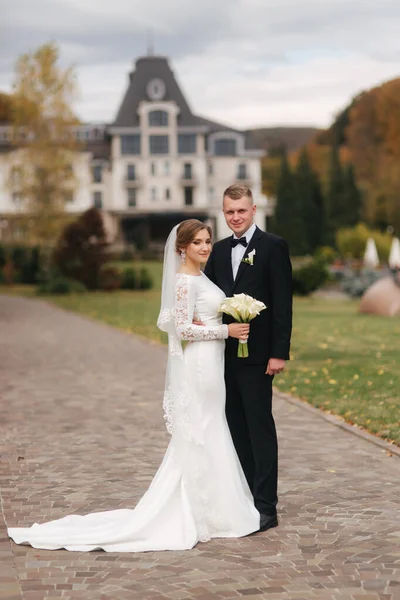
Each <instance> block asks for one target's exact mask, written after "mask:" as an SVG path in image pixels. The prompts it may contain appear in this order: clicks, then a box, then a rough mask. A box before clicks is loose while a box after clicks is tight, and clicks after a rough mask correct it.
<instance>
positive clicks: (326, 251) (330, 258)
mask: <svg viewBox="0 0 400 600" xmlns="http://www.w3.org/2000/svg"><path fill="white" fill-rule="evenodd" d="M337 255H338V254H337V252H336V250H335V249H334V248H331V246H320V247H319V248H317V249H316V251H315V253H314V258H315V259H316V260H318V261H320V262H324V263H326V264H327V265H330V264H332V263H333V262H334V261H335V260H336V258H337Z"/></svg>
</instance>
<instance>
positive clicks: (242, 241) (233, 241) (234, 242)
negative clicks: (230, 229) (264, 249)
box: [231, 237, 247, 248]
mask: <svg viewBox="0 0 400 600" xmlns="http://www.w3.org/2000/svg"><path fill="white" fill-rule="evenodd" d="M238 244H242V246H244V247H245V248H246V247H247V240H246V238H245V237H241V238H240V239H239V240H238V239H237V238H231V248H236V246H237V245H238Z"/></svg>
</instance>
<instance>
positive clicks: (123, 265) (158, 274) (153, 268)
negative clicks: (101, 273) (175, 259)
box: [110, 260, 163, 290]
mask: <svg viewBox="0 0 400 600" xmlns="http://www.w3.org/2000/svg"><path fill="white" fill-rule="evenodd" d="M110 265H111V266H113V267H117V269H119V270H120V271H124V270H125V269H129V268H133V269H135V271H136V272H139V270H140V269H141V268H143V267H144V268H146V269H147V270H148V272H149V274H150V276H151V278H152V279H153V281H154V287H153V289H154V290H160V289H161V279H162V268H163V263H162V262H161V261H158V260H147V261H129V260H124V261H113V262H111V263H110Z"/></svg>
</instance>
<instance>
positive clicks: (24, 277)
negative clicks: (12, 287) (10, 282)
mask: <svg viewBox="0 0 400 600" xmlns="http://www.w3.org/2000/svg"><path fill="white" fill-rule="evenodd" d="M39 273H40V248H39V247H38V246H35V247H34V248H29V251H28V252H27V253H26V255H25V260H24V262H23V264H22V266H21V267H20V268H19V273H18V279H19V281H20V282H21V283H28V284H35V283H38V281H39Z"/></svg>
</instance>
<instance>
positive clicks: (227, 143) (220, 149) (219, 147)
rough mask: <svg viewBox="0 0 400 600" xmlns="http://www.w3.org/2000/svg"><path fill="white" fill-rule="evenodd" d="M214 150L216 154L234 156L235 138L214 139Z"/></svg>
mask: <svg viewBox="0 0 400 600" xmlns="http://www.w3.org/2000/svg"><path fill="white" fill-rule="evenodd" d="M214 150H215V154H216V155H217V156H236V140H234V139H231V138H224V139H222V140H215V143H214Z"/></svg>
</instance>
